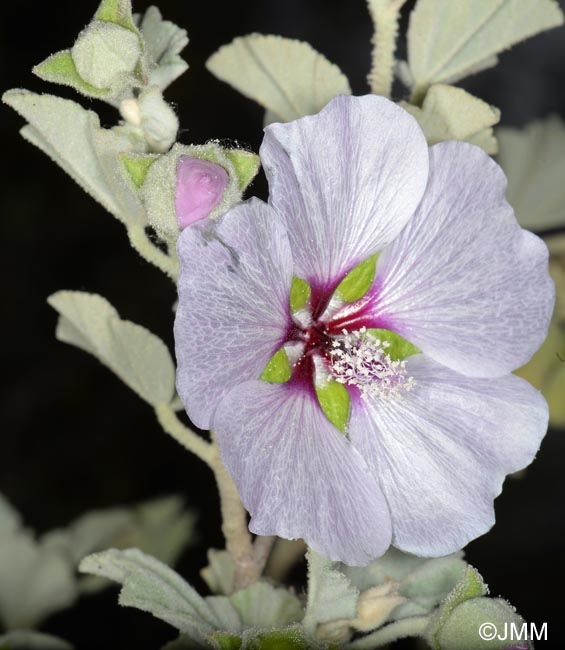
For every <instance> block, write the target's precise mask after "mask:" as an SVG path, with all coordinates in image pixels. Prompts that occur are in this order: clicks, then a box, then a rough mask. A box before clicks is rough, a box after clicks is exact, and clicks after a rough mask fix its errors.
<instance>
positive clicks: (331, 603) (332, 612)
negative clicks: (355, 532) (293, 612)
mask: <svg viewBox="0 0 565 650" xmlns="http://www.w3.org/2000/svg"><path fill="white" fill-rule="evenodd" d="M306 558H307V560H308V600H307V603H306V612H305V614H304V620H303V626H304V629H305V630H306V632H307V634H308V635H309V636H311V637H315V634H316V628H317V627H318V625H319V624H320V623H326V622H328V621H335V620H338V619H353V618H355V616H356V614H357V601H358V600H359V594H360V592H359V590H358V589H357V588H356V587H355V586H354V585H353V584H352V583H351V581H350V580H349V578H348V577H347V576H346V575H345V574H344V573H343V572H342V571H341V570H340V569H339V564H338V563H336V562H332V561H331V560H328V559H326V558H324V557H322V556H321V555H318V554H317V553H316V552H314V551H313V550H312V549H308V552H307V554H306Z"/></svg>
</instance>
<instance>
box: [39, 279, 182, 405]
mask: <svg viewBox="0 0 565 650" xmlns="http://www.w3.org/2000/svg"><path fill="white" fill-rule="evenodd" d="M48 302H49V304H50V305H51V306H52V307H53V308H54V309H56V310H57V311H58V312H59V314H60V315H61V318H60V320H59V325H58V328H57V332H56V334H57V337H58V338H59V339H60V340H62V341H65V342H67V343H71V344H73V345H77V346H78V347H81V348H83V349H86V350H88V351H89V352H91V353H92V354H94V355H95V356H96V357H97V358H98V359H99V360H100V361H101V362H102V363H104V364H105V365H106V366H108V367H109V368H110V369H111V370H113V371H114V372H115V373H116V375H118V377H119V378H120V379H121V380H122V381H123V382H124V383H125V384H127V385H128V386H129V387H130V388H131V389H132V390H134V391H135V392H136V393H137V394H138V395H139V396H140V397H141V398H142V399H144V400H145V401H147V402H149V404H152V405H154V406H156V405H157V404H163V403H165V404H166V403H168V402H170V400H171V399H172V398H173V395H174V390H175V388H174V386H175V367H174V364H173V360H172V358H171V355H170V352H169V350H168V348H167V347H166V345H165V344H164V343H163V342H162V341H161V340H160V339H159V338H158V337H157V336H155V335H154V334H152V333H151V332H149V331H148V330H146V329H145V328H144V327H141V326H140V325H136V324H135V323H132V322H130V321H126V320H122V319H121V318H120V317H119V316H118V314H117V312H116V310H115V309H114V308H113V307H112V306H111V305H110V303H108V301H107V300H105V299H104V298H102V297H101V296H97V295H95V294H88V293H83V292H80V291H59V292H58V293H55V294H53V295H52V296H50V297H49V299H48Z"/></svg>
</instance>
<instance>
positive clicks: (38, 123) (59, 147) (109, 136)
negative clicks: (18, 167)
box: [2, 90, 139, 223]
mask: <svg viewBox="0 0 565 650" xmlns="http://www.w3.org/2000/svg"><path fill="white" fill-rule="evenodd" d="M2 99H3V101H4V102H5V103H6V104H8V106H11V107H12V108H13V109H14V110H16V111H17V112H18V113H19V114H20V115H21V116H22V117H24V118H25V119H26V120H27V121H28V123H29V124H28V125H27V126H25V127H24V128H23V129H22V135H23V137H24V138H25V139H26V140H28V141H30V142H31V143H32V144H34V145H35V146H37V147H38V148H39V149H41V150H42V151H43V152H44V153H46V154H47V155H48V156H49V157H50V158H51V159H52V160H53V161H54V162H56V163H57V164H58V165H59V166H60V167H62V168H63V169H64V170H65V171H66V172H67V173H68V174H69V175H70V176H71V177H72V178H73V179H74V180H75V181H76V182H77V183H78V184H79V185H80V186H81V187H82V188H83V189H84V190H85V191H86V192H88V194H90V195H91V196H92V197H93V198H94V199H96V200H97V201H98V202H99V203H101V204H102V205H103V206H104V207H105V208H106V210H108V212H110V213H111V214H113V215H114V216H115V217H117V218H118V219H120V220H121V221H123V222H125V223H130V222H131V221H132V220H133V221H135V219H134V218H133V217H132V216H131V215H130V214H129V213H126V211H125V210H124V207H123V204H122V201H123V200H125V199H122V198H117V195H116V192H115V189H114V186H113V185H112V183H111V182H110V180H109V176H111V175H112V174H111V173H110V170H109V168H108V167H109V166H111V163H112V162H113V159H114V158H115V155H117V154H116V153H115V152H116V150H118V151H128V150H129V151H135V150H136V146H135V145H134V143H132V142H131V141H130V140H129V139H128V138H127V137H124V136H122V135H120V134H119V133H117V132H114V131H111V130H107V129H102V128H101V127H100V121H99V119H98V116H97V115H96V114H95V113H93V112H92V111H86V110H85V109H83V108H82V107H81V106H79V104H76V103H75V102H72V101H69V100H67V99H61V98H60V97H55V96H53V95H37V94H35V93H31V92H29V91H27V90H9V91H8V92H6V93H5V94H4V96H3V98H2ZM102 142H103V143H104V151H102V148H101V146H100V143H102ZM101 156H102V158H103V160H102V161H101ZM110 158H111V160H110ZM104 159H105V160H106V162H104ZM118 162H119V161H117V160H116V166H117V164H118ZM116 168H117V167H116ZM116 182H117V181H116ZM137 216H138V217H139V214H138V215H137Z"/></svg>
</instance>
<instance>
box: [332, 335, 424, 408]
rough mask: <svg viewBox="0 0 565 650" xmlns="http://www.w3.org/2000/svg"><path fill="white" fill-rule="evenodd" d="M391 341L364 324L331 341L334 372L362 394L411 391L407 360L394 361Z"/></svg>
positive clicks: (392, 396) (394, 394)
mask: <svg viewBox="0 0 565 650" xmlns="http://www.w3.org/2000/svg"><path fill="white" fill-rule="evenodd" d="M389 347H390V343H389V342H388V341H381V340H380V339H378V338H377V337H376V336H374V335H373V334H371V332H369V331H367V329H366V328H365V327H362V328H361V329H360V330H358V331H355V332H351V333H349V332H348V331H347V330H345V329H344V330H343V336H341V337H339V338H338V339H335V340H334V341H333V342H332V349H331V350H330V357H331V366H330V369H331V372H332V374H333V375H334V377H335V379H336V381H338V382H340V383H342V384H347V385H349V386H356V387H357V388H358V389H359V390H360V391H361V397H362V398H363V399H367V398H368V397H373V398H381V399H384V400H390V399H396V398H398V397H399V396H400V395H401V394H402V393H404V392H406V391H410V390H412V388H413V386H414V378H413V377H408V376H407V373H406V361H393V360H392V359H391V358H390V354H388V352H387V349H388V348H389Z"/></svg>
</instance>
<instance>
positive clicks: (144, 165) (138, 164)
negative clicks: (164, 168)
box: [119, 153, 159, 189]
mask: <svg viewBox="0 0 565 650" xmlns="http://www.w3.org/2000/svg"><path fill="white" fill-rule="evenodd" d="M158 157H159V156H158V155H157V154H136V153H122V154H120V155H119V158H120V160H121V161H122V164H123V166H124V167H125V170H126V171H127V173H128V175H129V177H130V178H131V180H132V182H133V184H134V185H135V187H137V188H138V189H139V188H140V187H141V186H142V185H143V183H144V182H145V177H146V176H147V172H148V171H149V168H150V167H151V165H152V164H153V163H154V162H155V161H156V160H157V158H158Z"/></svg>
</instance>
